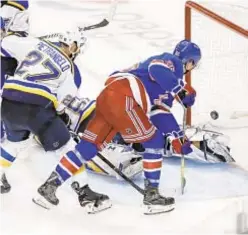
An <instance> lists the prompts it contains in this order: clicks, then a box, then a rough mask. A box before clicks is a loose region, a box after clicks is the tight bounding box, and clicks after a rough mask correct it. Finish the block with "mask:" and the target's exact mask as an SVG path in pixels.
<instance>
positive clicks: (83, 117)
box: [78, 102, 96, 126]
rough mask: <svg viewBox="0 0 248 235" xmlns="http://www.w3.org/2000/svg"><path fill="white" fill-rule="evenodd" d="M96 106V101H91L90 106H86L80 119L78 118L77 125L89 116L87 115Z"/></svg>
mask: <svg viewBox="0 0 248 235" xmlns="http://www.w3.org/2000/svg"><path fill="white" fill-rule="evenodd" d="M95 108H96V102H94V103H92V104H91V105H90V107H88V108H87V109H86V110H85V111H84V114H83V115H82V116H81V118H80V120H79V124H78V126H79V125H80V124H81V123H82V122H83V121H84V120H85V119H86V118H87V117H89V115H90V114H91V113H92V112H93V111H94V109H95Z"/></svg>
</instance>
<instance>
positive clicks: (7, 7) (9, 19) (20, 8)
mask: <svg viewBox="0 0 248 235" xmlns="http://www.w3.org/2000/svg"><path fill="white" fill-rule="evenodd" d="M28 5H29V4H28V1H18V2H17V1H16V2H15V1H8V2H7V3H6V4H4V5H3V6H2V7H1V8H0V13H1V17H2V18H3V20H4V27H5V29H6V30H7V31H8V30H11V31H18V32H28V31H29V12H28V7H29V6H28Z"/></svg>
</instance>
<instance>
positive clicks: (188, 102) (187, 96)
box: [177, 84, 196, 108]
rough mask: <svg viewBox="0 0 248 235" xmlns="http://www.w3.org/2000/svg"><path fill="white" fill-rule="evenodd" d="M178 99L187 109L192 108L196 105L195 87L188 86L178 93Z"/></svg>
mask: <svg viewBox="0 0 248 235" xmlns="http://www.w3.org/2000/svg"><path fill="white" fill-rule="evenodd" d="M177 97H178V99H179V100H180V101H181V102H182V104H183V105H184V106H185V107H186V108H187V107H191V106H192V105H193V104H194V103H195V97H196V91H195V90H194V88H193V87H191V86H190V85H188V84H186V85H185V86H184V88H183V89H182V90H181V91H180V92H178V94H177Z"/></svg>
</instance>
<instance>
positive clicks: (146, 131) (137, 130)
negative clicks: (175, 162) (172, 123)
mask: <svg viewBox="0 0 248 235" xmlns="http://www.w3.org/2000/svg"><path fill="white" fill-rule="evenodd" d="M125 103H126V111H125V112H126V115H123V117H122V119H120V118H119V119H118V120H119V122H117V123H115V128H116V129H118V131H119V132H120V133H121V135H122V137H123V138H124V140H125V141H126V142H129V143H137V142H141V143H143V146H144V148H145V151H144V153H143V170H144V176H145V189H146V193H145V196H144V200H143V203H144V207H145V213H146V214H155V213H162V212H166V211H170V210H172V209H174V204H175V201H174V198H169V197H168V198H167V197H164V196H161V195H160V194H159V191H158V188H159V182H160V175H161V168H162V153H163V148H164V136H163V134H162V133H161V132H160V131H159V130H156V128H155V127H154V126H153V125H152V124H151V122H150V121H149V119H148V117H147V115H146V114H145V113H144V111H143V109H142V108H141V107H140V106H139V105H138V104H137V103H136V102H135V101H134V100H133V99H132V98H130V97H126V102H125ZM119 123H120V124H119Z"/></svg>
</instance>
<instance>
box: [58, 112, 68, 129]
mask: <svg viewBox="0 0 248 235" xmlns="http://www.w3.org/2000/svg"><path fill="white" fill-rule="evenodd" d="M58 116H59V117H60V118H61V120H62V121H63V122H64V123H65V125H66V127H67V128H69V127H70V125H71V119H70V117H69V115H68V114H67V113H66V112H63V113H58Z"/></svg>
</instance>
